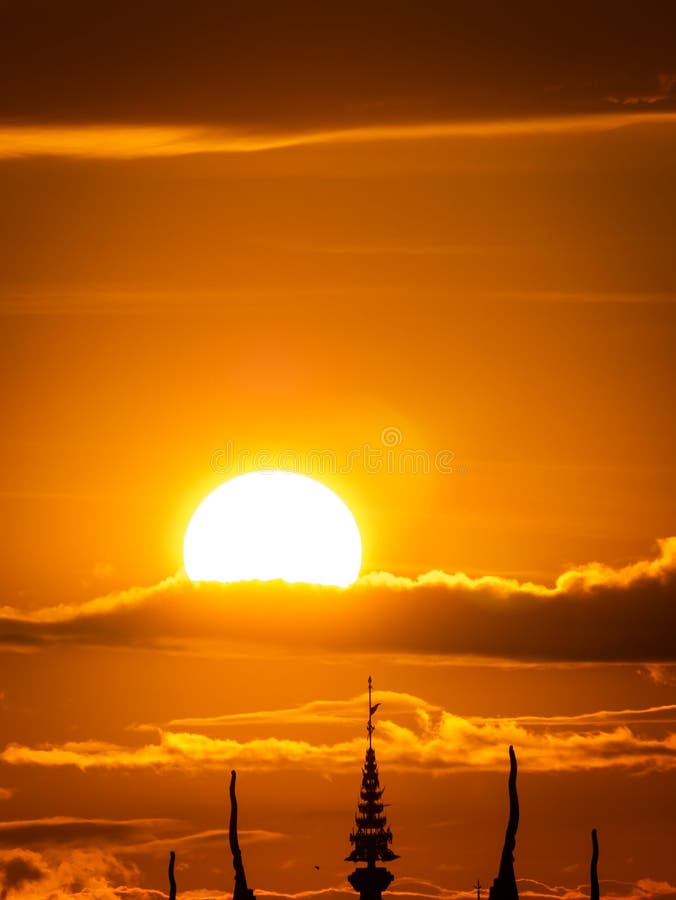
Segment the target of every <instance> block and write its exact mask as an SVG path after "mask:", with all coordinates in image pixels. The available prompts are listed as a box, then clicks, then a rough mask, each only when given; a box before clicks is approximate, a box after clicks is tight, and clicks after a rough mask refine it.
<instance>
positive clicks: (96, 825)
mask: <svg viewBox="0 0 676 900" xmlns="http://www.w3.org/2000/svg"><path fill="white" fill-rule="evenodd" d="M179 824H180V823H177V822H176V820H174V819H131V820H128V821H124V820H123V821H120V820H116V819H78V818H71V817H68V816H54V817H50V818H46V819H18V820H15V821H7V822H0V848H2V847H6V848H9V847H17V846H21V845H22V844H30V845H31V847H33V848H36V847H49V846H54V845H62V844H77V845H87V844H97V845H100V844H115V845H119V844H121V843H134V842H140V841H149V840H151V839H154V838H155V836H156V835H157V833H158V832H166V831H167V830H168V829H169V828H171V830H173V831H174V832H176V831H177V830H178V829H177V825H179Z"/></svg>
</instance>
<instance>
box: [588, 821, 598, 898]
mask: <svg viewBox="0 0 676 900" xmlns="http://www.w3.org/2000/svg"><path fill="white" fill-rule="evenodd" d="M591 839H592V858H591V867H590V882H591V900H599V896H600V891H599V873H598V863H599V839H598V837H597V835H596V829H595V828H592V833H591Z"/></svg>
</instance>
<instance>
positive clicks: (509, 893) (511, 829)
mask: <svg viewBox="0 0 676 900" xmlns="http://www.w3.org/2000/svg"><path fill="white" fill-rule="evenodd" d="M518 827H519V797H518V795H517V793H516V754H515V753H514V748H513V747H510V748H509V822H508V823H507V832H506V834H505V843H504V846H503V848H502V856H501V857H500V871H499V872H498V877H497V878H496V879H495V880H494V881H493V884H492V886H491V889H490V891H489V892H488V900H519V892H518V890H517V887H516V878H515V877H514V848H515V847H516V830H517V828H518Z"/></svg>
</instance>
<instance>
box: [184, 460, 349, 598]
mask: <svg viewBox="0 0 676 900" xmlns="http://www.w3.org/2000/svg"><path fill="white" fill-rule="evenodd" d="M183 560H184V565H185V571H186V573H187V575H188V578H190V580H191V581H221V582H232V581H272V580H273V579H277V578H279V579H282V580H283V581H288V582H291V583H294V582H305V583H306V584H324V585H333V586H335V587H347V586H348V585H350V584H352V582H353V581H355V580H356V578H357V577H358V575H359V568H360V566H361V538H360V536H359V529H358V528H357V523H356V522H355V520H354V517H353V516H352V513H351V512H350V510H349V509H348V508H347V506H346V505H345V504H344V503H343V501H342V500H341V499H340V498H339V497H337V496H336V495H335V494H334V493H333V491H331V490H329V488H327V487H326V486H325V485H323V484H320V483H319V482H318V481H314V480H313V479H312V478H308V477H307V476H306V475H296V474H295V473H293V472H278V471H265V472H251V473H250V474H248V475H240V476H238V477H237V478H233V479H232V480H231V481H226V483H225V484H222V485H221V486H220V487H218V488H216V490H215V491H212V493H211V494H209V496H208V497H206V498H205V499H204V500H203V501H202V503H200V505H199V506H198V507H197V509H196V510H195V513H194V514H193V517H192V519H191V520H190V524H189V525H188V528H187V530H186V533H185V540H184V543H183Z"/></svg>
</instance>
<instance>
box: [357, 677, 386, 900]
mask: <svg viewBox="0 0 676 900" xmlns="http://www.w3.org/2000/svg"><path fill="white" fill-rule="evenodd" d="M372 690H373V681H372V679H371V676H370V675H369V719H368V725H367V726H366V730H367V732H368V736H369V744H368V747H367V748H366V759H365V761H364V767H363V769H362V780H361V791H360V794H359V802H358V804H357V815H356V816H355V824H356V826H357V827H356V829H353V830H352V832H351V833H350V843H351V844H352V845H353V848H354V849H353V850H352V852H351V853H350V855H349V856H347V857H346V858H345V859H346V861H347V862H356V863H360V862H364V863H366V865H365V866H357V868H356V869H355V870H354V872H352V874H351V875H348V878H347V880H348V881H349V882H350V884H351V885H352V887H353V889H354V890H355V891H357V892H358V893H359V898H360V900H381V898H382V893H383V891H385V890H387V888H388V887H389V886H390V884H391V883H392V880H393V879H394V875H393V874H392V873H391V872H389V871H388V870H387V869H386V868H385V867H384V866H378V865H376V863H377V862H390V861H391V860H393V859H398V858H399V857H398V856H397V854H396V853H394V852H393V851H392V850H391V849H390V846H389V845H390V844H391V843H392V832H391V831H390V829H389V828H388V827H387V819H386V818H385V816H384V815H383V809H384V807H385V804H384V803H383V800H382V797H383V790H382V788H381V787H380V779H379V777H378V763H377V762H376V751H375V750H374V749H373V732H374V731H375V725H374V724H373V716H374V715H375V713H376V711H377V709H378V707H379V706H380V704H379V703H376V705H375V706H373V704H372V699H371V693H372Z"/></svg>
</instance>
